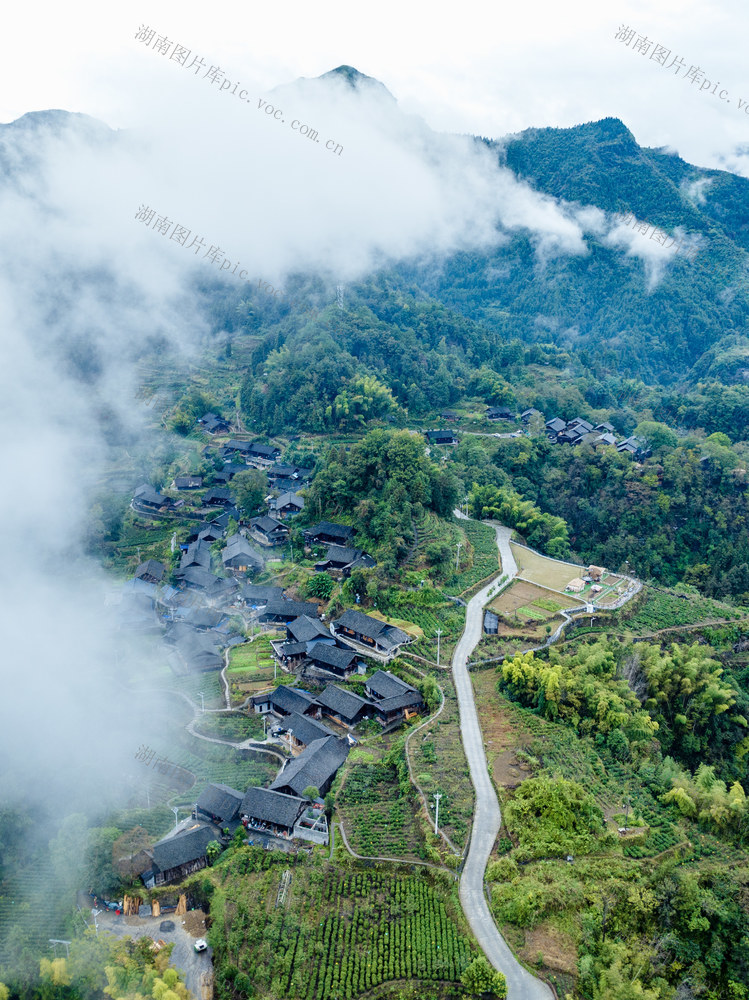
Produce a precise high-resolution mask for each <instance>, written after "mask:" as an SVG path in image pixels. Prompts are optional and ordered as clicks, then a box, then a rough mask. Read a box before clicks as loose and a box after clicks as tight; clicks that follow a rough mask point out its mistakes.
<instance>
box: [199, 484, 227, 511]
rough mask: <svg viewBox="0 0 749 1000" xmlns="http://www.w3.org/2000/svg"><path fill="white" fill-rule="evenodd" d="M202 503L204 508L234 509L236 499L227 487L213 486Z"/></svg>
mask: <svg viewBox="0 0 749 1000" xmlns="http://www.w3.org/2000/svg"><path fill="white" fill-rule="evenodd" d="M201 503H202V504H203V506H204V507H233V506H234V497H233V496H232V493H231V490H230V489H228V488H227V487H226V486H213V487H211V489H209V490H208V491H207V493H206V494H205V496H204V497H203V499H202V500H201Z"/></svg>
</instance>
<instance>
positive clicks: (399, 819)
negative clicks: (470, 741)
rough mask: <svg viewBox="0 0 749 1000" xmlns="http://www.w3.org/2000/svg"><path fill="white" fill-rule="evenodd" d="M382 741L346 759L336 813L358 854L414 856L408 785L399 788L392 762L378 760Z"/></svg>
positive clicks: (418, 839)
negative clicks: (365, 757)
mask: <svg viewBox="0 0 749 1000" xmlns="http://www.w3.org/2000/svg"><path fill="white" fill-rule="evenodd" d="M384 749H385V747H384V744H383V743H382V742H381V741H380V740H378V741H377V742H375V743H371V744H368V745H367V752H368V754H370V755H371V757H372V758H373V759H371V760H370V761H366V760H364V759H363V755H357V756H356V757H355V758H354V759H352V758H349V760H347V761H346V764H345V767H344V770H343V779H342V784H341V789H340V791H339V792H338V794H337V796H336V810H337V811H338V813H339V815H340V817H341V820H342V821H343V827H344V829H345V831H346V837H347V839H348V842H349V844H350V845H351V848H352V850H354V851H355V852H356V853H357V854H361V855H363V856H364V857H386V858H389V857H392V858H414V859H416V858H420V857H421V856H422V854H423V838H422V834H421V831H420V829H419V824H418V821H417V819H416V815H415V811H414V805H413V795H412V794H411V793H412V791H413V789H412V788H411V786H410V785H409V786H408V790H407V794H404V789H402V788H401V787H400V784H399V775H398V770H397V768H396V766H394V765H393V764H392V763H389V762H388V761H386V760H385V759H384V755H383V750H384ZM403 767H404V768H405V757H404V758H403Z"/></svg>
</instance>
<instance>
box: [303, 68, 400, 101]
mask: <svg viewBox="0 0 749 1000" xmlns="http://www.w3.org/2000/svg"><path fill="white" fill-rule="evenodd" d="M317 79H318V80H342V81H343V82H344V83H345V84H347V85H348V86H349V87H350V88H351V89H352V90H357V91H361V90H364V89H369V90H373V89H374V90H377V91H379V92H380V93H381V94H384V95H387V97H389V98H390V100H391V101H395V98H394V97H393V95H392V94H391V93H390V91H389V90H388V89H387V87H386V86H385V84H384V83H380V81H379V80H376V79H375V78H374V77H373V76H367V75H366V73H361V72H360V71H359V70H358V69H356V67H355V66H336V68H335V69H331V70H328V72H327V73H323V74H322V76H319V77H317Z"/></svg>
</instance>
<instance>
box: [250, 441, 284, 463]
mask: <svg viewBox="0 0 749 1000" xmlns="http://www.w3.org/2000/svg"><path fill="white" fill-rule="evenodd" d="M245 454H246V456H247V461H248V462H249V463H250V465H254V466H255V467H256V468H258V469H267V468H268V467H269V466H271V465H273V464H274V463H275V462H276V460H277V459H278V458H280V456H281V449H280V448H276V446H275V445H272V444H258V443H257V441H253V442H252V443H251V444H250V446H249V448H248V449H247V451H246V453H245Z"/></svg>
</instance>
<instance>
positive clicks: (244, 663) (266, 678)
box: [226, 632, 293, 704]
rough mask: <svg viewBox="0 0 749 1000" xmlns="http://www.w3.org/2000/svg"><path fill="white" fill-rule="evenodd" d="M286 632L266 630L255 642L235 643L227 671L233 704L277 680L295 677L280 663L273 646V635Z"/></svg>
mask: <svg viewBox="0 0 749 1000" xmlns="http://www.w3.org/2000/svg"><path fill="white" fill-rule="evenodd" d="M282 635H283V633H281V632H273V633H264V634H263V635H261V636H259V637H258V638H256V639H254V640H253V641H252V642H245V643H243V644H242V645H241V646H234V647H233V648H232V649H231V651H230V653H229V667H228V670H227V672H226V674H227V679H228V681H229V687H230V690H231V700H232V703H233V704H236V703H241V702H243V701H244V700H245V698H247V697H248V696H250V695H254V694H258V692H260V691H266V690H267V689H268V688H269V687H272V686H273V684H275V683H279V684H282V683H284V682H285V681H289V682H290V681H292V680H293V677H292V675H290V674H287V673H284V671H283V670H282V669H281V668H280V667H279V666H277V664H276V659H275V657H274V655H273V649H272V648H271V639H273V640H275V639H280V638H282Z"/></svg>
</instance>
